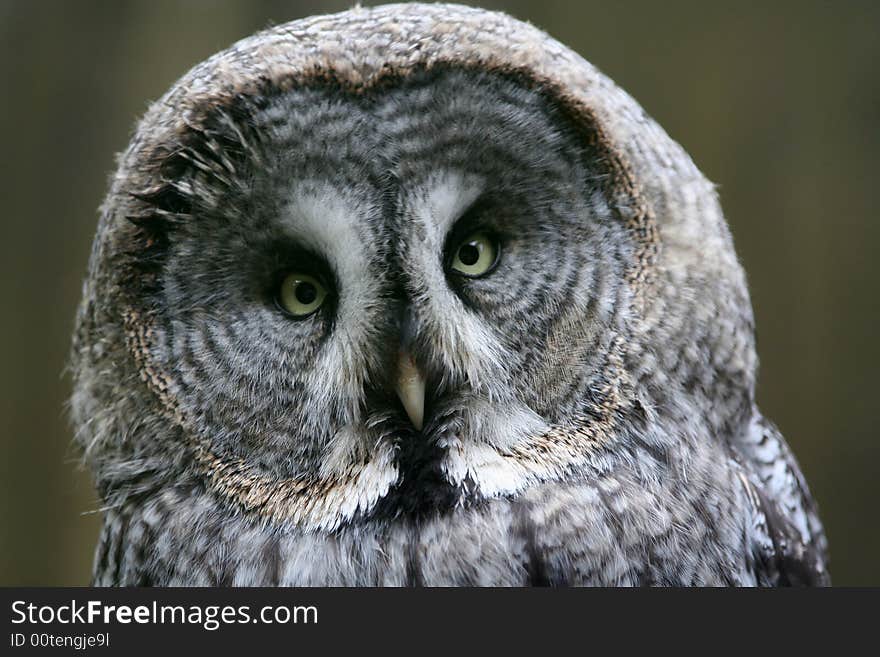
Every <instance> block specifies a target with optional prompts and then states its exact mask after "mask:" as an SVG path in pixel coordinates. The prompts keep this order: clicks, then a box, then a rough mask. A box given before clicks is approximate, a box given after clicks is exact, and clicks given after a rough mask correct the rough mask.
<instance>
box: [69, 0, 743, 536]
mask: <svg viewBox="0 0 880 657" xmlns="http://www.w3.org/2000/svg"><path fill="white" fill-rule="evenodd" d="M752 336H753V331H752V317H751V310H750V304H749V299H748V295H747V292H746V288H745V284H744V277H743V273H742V271H741V268H740V267H739V265H738V263H737V260H736V256H735V254H734V251H733V247H732V243H731V239H730V235H729V233H728V230H727V227H726V225H725V222H724V219H723V216H722V213H721V210H720V208H719V205H718V202H717V199H716V195H715V193H714V190H713V188H712V186H711V184H710V183H709V182H708V181H707V180H706V179H705V178H704V177H703V176H702V174H701V173H700V172H699V171H698V170H697V168H696V167H695V166H694V164H693V163H692V161H691V160H690V158H689V157H688V156H687V155H686V154H685V153H684V152H683V151H682V149H681V148H680V147H679V146H678V145H677V144H676V143H675V142H673V141H672V140H671V139H670V138H669V137H668V136H667V135H666V134H665V133H664V132H663V131H662V130H661V129H660V128H659V127H658V126H657V125H656V124H655V123H654V122H653V121H652V120H651V119H650V118H648V117H647V116H646V115H645V113H644V112H643V111H642V110H641V108H640V107H639V106H638V105H637V104H636V103H635V102H634V101H633V100H632V99H631V98H630V97H629V96H628V95H627V94H625V93H624V92H623V91H621V90H620V89H618V88H617V87H616V86H615V85H614V84H613V83H612V82H611V81H610V80H609V79H608V78H606V77H604V76H603V75H602V74H600V73H599V72H598V71H597V70H596V69H595V68H594V67H593V66H591V65H590V64H588V63H587V62H585V61H584V60H583V59H581V58H580V57H579V56H578V55H576V54H575V53H573V52H572V51H571V50H568V49H567V48H565V47H564V46H562V45H561V44H559V43H558V42H556V41H554V40H552V39H550V38H549V37H548V36H547V35H545V34H544V33H542V32H540V31H539V30H537V29H535V28H533V27H531V26H529V25H526V24H523V23H520V22H517V21H515V20H513V19H511V18H509V17H507V16H505V15H502V14H497V13H490V12H484V11H480V10H474V9H468V8H465V7H460V6H454V5H419V4H408V5H389V6H384V7H378V8H375V9H362V8H358V9H353V10H351V11H349V12H345V13H343V14H338V15H335V16H329V17H319V18H314V19H307V20H304V21H297V22H294V23H290V24H287V25H282V26H278V27H275V28H272V29H270V30H268V31H265V32H262V33H260V34H257V35H255V36H253V37H250V38H248V39H245V40H243V41H240V42H238V43H236V44H235V45H233V46H232V47H231V48H229V49H228V50H225V51H223V52H221V53H219V54H217V55H215V56H214V57H212V58H210V59H208V60H207V61H206V62H204V63H202V64H200V65H198V66H196V67H195V68H193V69H192V70H191V71H190V72H189V73H187V74H186V75H185V76H184V77H183V78H181V79H180V80H179V81H178V82H177V83H176V84H175V85H174V86H173V87H172V88H171V90H170V91H169V92H168V93H167V94H166V95H165V96H163V97H162V98H161V99H160V100H158V101H157V102H156V103H155V104H153V105H152V107H150V109H149V111H148V112H147V113H146V115H145V116H144V118H143V119H142V120H141V122H140V124H139V125H138V127H137V130H136V132H135V134H134V137H133V138H132V140H131V143H130V145H129V146H128V148H127V150H126V151H125V152H124V153H123V154H122V155H121V157H120V159H119V168H118V170H117V172H116V174H115V175H114V177H113V179H112V183H111V188H110V191H109V194H108V196H107V198H106V201H105V202H104V204H103V206H102V211H101V219H100V223H99V227H98V232H97V236H96V239H95V243H94V248H93V251H92V256H91V261H90V266H89V273H88V278H87V280H86V283H85V286H84V292H83V301H82V304H81V307H80V309H79V314H78V317H77V329H76V334H75V339H74V349H73V363H74V372H75V391H74V395H73V404H72V407H73V415H74V421H75V424H76V427H77V440H78V441H79V443H80V445H81V446H82V449H83V452H84V454H85V459H86V461H87V462H88V463H89V465H90V466H91V468H92V470H93V472H94V474H95V478H96V481H97V485H98V488H99V491H100V492H101V494H102V496H103V497H104V498H105V500H107V501H108V503H115V502H118V501H120V500H123V499H128V498H131V497H132V496H137V495H140V494H144V493H147V492H150V491H154V490H160V489H162V488H164V487H172V486H177V485H183V484H187V485H195V486H200V487H203V488H204V490H205V491H206V493H207V494H209V495H211V496H213V497H214V498H215V499H217V500H220V501H221V502H222V503H223V504H224V505H227V506H228V508H230V509H232V510H234V512H235V513H241V514H250V515H253V516H254V517H256V518H260V519H261V520H262V521H264V522H268V523H271V524H273V525H276V526H293V527H298V528H302V529H305V530H308V531H333V530H335V529H337V528H339V527H341V526H343V525H346V524H350V523H357V522H363V521H365V520H369V519H370V518H375V517H378V516H382V517H399V516H411V515H419V514H423V513H426V512H437V511H440V512H442V511H443V510H445V509H448V508H452V507H455V506H459V505H466V504H472V503H474V504H478V503H479V502H480V500H483V499H486V498H490V497H497V496H503V495H514V494H516V493H517V492H518V491H521V490H523V489H525V488H526V487H528V486H530V485H533V484H535V483H536V482H543V481H548V480H553V479H560V478H564V477H576V476H578V473H581V472H584V471H585V470H587V469H589V470H591V471H601V470H602V469H603V468H606V467H609V465H610V464H612V463H614V462H615V461H618V460H620V459H626V458H628V454H631V450H629V449H628V445H629V444H630V443H631V442H632V441H634V440H639V441H641V443H642V444H643V446H644V447H645V448H646V449H651V447H652V441H658V443H659V441H663V440H669V439H670V438H669V436H671V435H674V434H675V432H666V431H662V430H661V429H660V428H661V427H663V426H665V425H673V424H675V423H677V422H682V421H684V420H685V419H687V420H688V421H692V422H699V423H701V426H704V427H706V428H707V429H709V430H711V429H722V428H723V429H726V430H729V429H735V428H736V427H738V426H739V425H740V424H742V423H743V422H745V421H747V419H748V415H749V411H750V408H751V405H752V402H753V388H754V372H755V365H756V363H755V355H754V345H753V337H752Z"/></svg>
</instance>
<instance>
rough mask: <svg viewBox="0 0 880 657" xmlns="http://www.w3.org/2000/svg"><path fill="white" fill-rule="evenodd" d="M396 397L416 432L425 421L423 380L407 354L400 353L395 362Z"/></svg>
mask: <svg viewBox="0 0 880 657" xmlns="http://www.w3.org/2000/svg"><path fill="white" fill-rule="evenodd" d="M395 390H397V396H398V397H400V401H401V402H403V408H404V410H406V414H407V415H408V416H409V419H410V422H412V424H413V426H414V427H415V428H416V430H417V431H421V430H422V423H423V422H424V420H425V378H424V377H423V376H422V373H421V372H419V368H418V366H417V365H416V364H415V361H413V359H412V356H410V354H409V352H407V351H401V352H400V356H399V357H398V360H397V385H396V386H395Z"/></svg>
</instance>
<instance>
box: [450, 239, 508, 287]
mask: <svg viewBox="0 0 880 657" xmlns="http://www.w3.org/2000/svg"><path fill="white" fill-rule="evenodd" d="M498 252H499V248H498V243H497V242H496V241H495V240H494V239H492V238H491V237H489V236H488V235H487V234H486V233H474V234H473V235H470V236H469V237H468V238H467V239H466V240H464V241H463V242H462V243H461V244H459V245H458V247H457V248H456V249H455V253H453V254H452V262H451V263H450V265H449V266H450V267H452V269H453V270H454V271H456V272H458V273H459V274H464V275H465V276H468V277H470V278H478V277H480V276H483V275H484V274H487V273H489V272H490V271H492V269H494V268H495V264H496V263H497V262H498Z"/></svg>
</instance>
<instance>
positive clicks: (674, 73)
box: [0, 0, 880, 585]
mask: <svg viewBox="0 0 880 657" xmlns="http://www.w3.org/2000/svg"><path fill="white" fill-rule="evenodd" d="M349 4H351V2H350V1H349V0H346V1H341V2H328V3H319V2H246V1H244V0H241V1H237V2H207V1H191V2H167V1H159V2H156V1H149V2H136V3H132V2H104V3H96V2H41V1H26V0H19V1H16V2H10V1H2V2H0V81H2V88H0V134H2V135H3V138H2V142H0V149H2V150H0V169H2V174H3V175H2V176H0V212H2V227H3V238H2V242H0V255H2V257H0V267H2V273H0V302H2V308H3V310H2V318H3V319H2V321H0V350H2V361H0V362H2V370H0V421H2V424H0V584H5V585H11V584H39V585H51V584H59V585H60V584H65V585H66V584H86V583H87V582H88V578H89V571H90V567H91V552H92V548H93V545H94V542H95V538H96V534H97V529H98V524H99V515H98V514H96V513H91V512H92V511H93V510H94V509H96V508H97V507H98V506H99V505H98V502H97V501H96V499H95V497H94V495H93V493H92V490H91V483H90V481H89V477H88V475H87V474H86V473H84V472H82V471H81V470H79V469H78V468H77V454H76V451H75V450H74V449H73V448H72V446H71V442H70V441H71V431H70V428H69V426H68V424H67V420H66V410H65V400H66V398H67V397H68V394H69V386H70V381H69V378H68V377H67V376H66V375H65V374H64V365H65V359H66V356H67V351H68V346H69V335H70V332H71V328H72V323H73V316H74V311H75V306H76V303H77V300H78V297H79V292H80V285H81V281H82V277H83V275H84V272H85V268H86V262H87V258H88V254H89V247H90V243H91V239H92V234H93V231H94V228H95V223H96V219H97V213H96V208H97V206H98V204H99V203H100V201H101V198H102V195H103V193H104V190H105V186H106V182H107V177H108V175H109V174H110V173H111V171H112V169H113V166H114V160H113V154H114V153H116V152H118V151H120V150H121V149H122V148H123V147H124V146H125V144H126V141H127V140H128V137H129V136H130V132H131V129H132V127H133V124H134V121H135V119H136V118H137V117H138V115H140V114H141V113H142V112H143V111H144V109H145V108H146V106H147V102H148V101H150V100H153V99H156V98H157V97H158V96H160V95H161V94H162V93H163V92H164V91H165V89H166V88H167V87H168V86H169V85H170V84H171V83H172V82H173V81H174V80H175V79H176V78H177V77H178V76H180V75H181V74H183V73H184V72H185V71H186V70H187V69H188V68H189V67H190V66H192V65H194V64H196V63H197V62H199V61H200V60H202V59H204V58H205V57H207V56H208V55H210V54H212V53H213V52H215V51H217V50H220V49H222V48H223V47H225V46H227V45H228V44H230V43H231V42H233V41H235V40H236V39H238V38H241V37H244V36H246V35H248V34H249V33H251V32H252V31H254V30H256V29H259V28H263V27H266V26H268V25H270V24H272V23H280V22H284V21H287V20H291V19H294V18H299V17H303V16H307V15H311V14H315V13H322V12H327V11H336V10H340V9H344V8H346V7H347V6H348V5H349ZM483 5H484V6H486V7H490V8H502V9H505V10H507V11H508V12H510V13H512V14H513V15H515V16H517V17H519V18H522V19H527V20H529V21H531V22H533V23H535V24H537V25H538V26H540V27H542V28H544V29H546V30H547V31H549V32H550V33H551V34H553V35H554V36H555V37H557V38H558V39H560V40H561V41H563V42H564V43H566V44H568V45H569V46H571V47H572V48H574V49H575V50H577V51H578V52H579V53H581V54H582V55H584V56H585V57H586V58H587V59H589V60H591V61H592V62H593V63H595V64H596V65H597V66H599V68H601V69H602V70H604V71H605V72H606V73H608V74H609V75H610V76H611V77H612V78H613V79H615V80H616V81H617V82H618V83H619V84H620V85H622V86H623V87H624V88H625V89H626V90H627V91H629V92H630V93H631V94H632V95H633V96H635V97H636V99H638V100H639V101H640V102H641V104H642V105H643V106H644V107H645V109H646V110H647V111H648V112H649V113H650V114H651V115H653V116H654V117H655V118H656V119H657V120H658V121H659V122H660V124H661V125H663V126H664V127H665V128H666V130H667V131H668V132H669V134H670V135H672V137H673V138H675V139H676V140H678V141H680V142H681V143H682V144H683V145H684V147H685V148H686V149H687V150H688V152H689V153H690V154H691V156H692V157H693V158H694V160H695V161H696V162H697V164H698V166H700V168H701V169H702V170H703V171H704V172H705V173H706V174H707V175H708V177H709V178H710V179H712V180H713V181H715V182H716V183H717V184H718V185H719V187H720V192H721V196H722V203H723V205H724V208H725V211H726V214H727V217H728V220H729V222H730V225H731V228H732V230H733V235H734V238H735V241H736V245H737V249H738V252H739V256H740V258H741V259H742V261H743V263H744V264H745V267H746V271H747V273H748V277H749V282H750V285H751V291H752V298H753V302H754V306H755V312H756V315H757V326H758V348H759V352H760V356H761V363H762V366H761V374H760V384H759V390H758V397H759V400H760V404H761V407H762V408H763V410H764V411H765V413H766V414H767V415H769V416H770V417H771V418H773V420H774V421H775V422H776V423H777V424H778V425H779V426H780V427H781V429H782V430H783V432H784V433H785V435H786V436H787V438H788V440H789V442H790V444H791V446H792V448H793V449H794V451H795V453H796V454H797V456H798V457H799V459H800V462H801V464H802V466H803V469H804V471H805V473H806V475H807V479H808V481H809V483H810V485H811V487H812V489H813V491H814V493H815V495H816V497H817V498H818V500H819V504H820V507H821V511H822V515H823V518H824V521H825V523H826V527H827V530H828V535H829V538H830V541H831V554H832V565H831V572H832V575H833V578H834V582H835V583H836V584H875V585H877V584H880V559H878V555H880V527H878V510H877V503H878V501H880V481H878V480H880V477H878V474H880V470H878V461H880V444H878V440H877V438H878V430H877V420H876V408H877V399H876V390H877V385H876V377H877V376H878V367H877V366H878V353H880V349H878V341H877V339H876V338H875V330H876V327H877V326H878V323H880V302H878V282H880V267H878V265H877V264H876V262H875V252H876V250H877V247H878V244H880V224H878V222H877V221H876V218H875V214H876V210H875V207H876V198H877V187H878V182H880V181H878V179H877V178H878V156H880V130H878V120H880V74H878V69H877V63H878V62H880V39H878V36H877V35H878V34H880V3H876V2H861V3H860V2H836V3H831V2H828V3H816V2H798V3H760V4H759V3H753V4H750V3H742V2H728V3H721V4H716V3H706V2H682V1H674V2H652V1H648V0H645V1H639V2H636V1H629V2H626V1H625V2H614V3H611V2H607V3H603V2H577V3H575V2H561V1H558V0H543V1H541V2H535V3H527V2H489V1H484V2H483ZM765 5H769V6H765Z"/></svg>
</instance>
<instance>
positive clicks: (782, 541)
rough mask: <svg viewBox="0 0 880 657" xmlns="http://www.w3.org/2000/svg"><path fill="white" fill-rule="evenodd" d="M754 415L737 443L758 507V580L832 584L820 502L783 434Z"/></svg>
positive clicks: (755, 537) (755, 535) (776, 583)
mask: <svg viewBox="0 0 880 657" xmlns="http://www.w3.org/2000/svg"><path fill="white" fill-rule="evenodd" d="M755 418H756V419H755V420H754V421H753V422H752V424H751V426H750V428H749V431H748V432H747V434H746V435H745V436H743V437H742V438H741V439H740V440H739V441H737V442H736V443H735V444H734V445H733V447H734V451H735V454H736V456H737V460H738V461H740V464H741V465H742V467H743V471H742V473H741V479H742V481H743V485H744V486H745V488H746V491H747V493H748V496H749V500H750V502H751V504H752V507H753V510H754V524H753V531H752V545H753V551H754V556H755V562H754V568H755V574H756V577H757V580H758V583H759V584H762V585H766V586H785V585H792V586H799V585H800V586H805V585H813V586H827V585H829V584H830V583H831V580H830V576H829V573H828V542H827V539H826V538H825V532H824V529H823V528H822V523H821V522H820V520H819V515H818V512H817V509H816V503H815V501H814V500H813V497H812V495H811V494H810V491H809V489H808V488H807V485H806V482H805V481H804V477H803V474H802V473H801V470H800V467H799V466H798V464H797V461H796V460H795V458H794V455H793V454H792V452H791V450H790V449H789V447H788V445H787V444H786V442H785V439H784V438H783V437H782V434H781V433H780V432H779V430H778V429H777V428H776V427H775V426H774V425H773V424H772V423H771V422H770V421H769V420H767V419H765V418H764V417H763V416H761V415H760V413H757V412H756V416H755Z"/></svg>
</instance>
